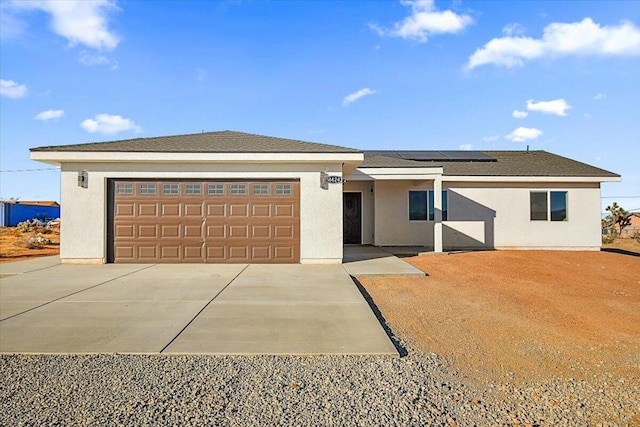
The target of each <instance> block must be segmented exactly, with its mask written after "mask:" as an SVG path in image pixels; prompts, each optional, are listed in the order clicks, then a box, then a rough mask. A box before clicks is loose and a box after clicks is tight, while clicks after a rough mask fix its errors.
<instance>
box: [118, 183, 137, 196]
mask: <svg viewBox="0 0 640 427" xmlns="http://www.w3.org/2000/svg"><path fill="white" fill-rule="evenodd" d="M116 193H118V194H119V195H132V194H133V183H130V182H119V183H118V185H116Z"/></svg>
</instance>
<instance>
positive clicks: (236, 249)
mask: <svg viewBox="0 0 640 427" xmlns="http://www.w3.org/2000/svg"><path fill="white" fill-rule="evenodd" d="M248 259H249V247H248V246H229V260H230V261H236V262H238V261H247V260H248Z"/></svg>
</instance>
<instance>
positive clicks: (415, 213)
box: [409, 190, 449, 221]
mask: <svg viewBox="0 0 640 427" xmlns="http://www.w3.org/2000/svg"><path fill="white" fill-rule="evenodd" d="M433 195H434V193H433V190H429V191H409V221H427V220H429V221H434V220H435V217H436V215H435V201H434V197H433ZM448 205H449V201H448V197H447V191H446V190H445V191H443V192H442V220H443V221H447V216H448Z"/></svg>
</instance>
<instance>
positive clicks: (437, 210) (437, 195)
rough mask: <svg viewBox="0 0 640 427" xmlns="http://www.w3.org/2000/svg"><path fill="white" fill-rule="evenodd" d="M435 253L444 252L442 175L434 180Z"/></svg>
mask: <svg viewBox="0 0 640 427" xmlns="http://www.w3.org/2000/svg"><path fill="white" fill-rule="evenodd" d="M433 221H434V222H433V251H434V252H442V175H440V176H437V177H436V178H435V179H434V180H433Z"/></svg>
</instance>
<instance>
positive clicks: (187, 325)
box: [159, 264, 251, 354]
mask: <svg viewBox="0 0 640 427" xmlns="http://www.w3.org/2000/svg"><path fill="white" fill-rule="evenodd" d="M250 265H251V264H247V265H245V266H244V268H243V269H242V270H240V272H239V273H238V274H236V275H235V276H234V278H233V279H231V280H230V281H229V283H227V284H226V285H225V286H224V287H223V288H222V289H220V290H219V291H218V293H216V294H215V295H214V296H213V298H211V299H210V300H209V301H208V302H207V303H206V304H205V305H204V307H202V308H201V309H200V311H198V312H197V313H196V315H195V316H193V318H192V319H191V320H189V322H188V323H187V324H186V325H184V327H183V328H182V329H180V332H178V333H177V334H176V336H175V337H173V338H172V339H171V341H169V342H168V343H167V345H165V346H164V347H162V349H161V350H160V352H159V354H162V352H164V351H165V350H166V349H167V348H168V347H169V346H170V345H171V344H173V342H174V341H175V340H177V339H178V337H179V336H180V335H182V333H183V332H184V331H186V330H187V328H188V327H189V326H190V325H191V324H192V323H193V322H194V321H195V320H196V319H197V318H198V316H200V314H201V313H202V312H203V311H204V310H205V309H206V308H207V307H209V304H211V303H212V302H213V301H214V300H215V299H216V298H218V297H219V296H220V294H221V293H223V292H224V291H225V289H227V288H228V287H229V286H231V284H232V283H233V282H234V281H235V280H236V279H237V278H238V277H239V276H240V275H241V274H242V273H244V271H245V270H246V269H247V268H249V266H250Z"/></svg>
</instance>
